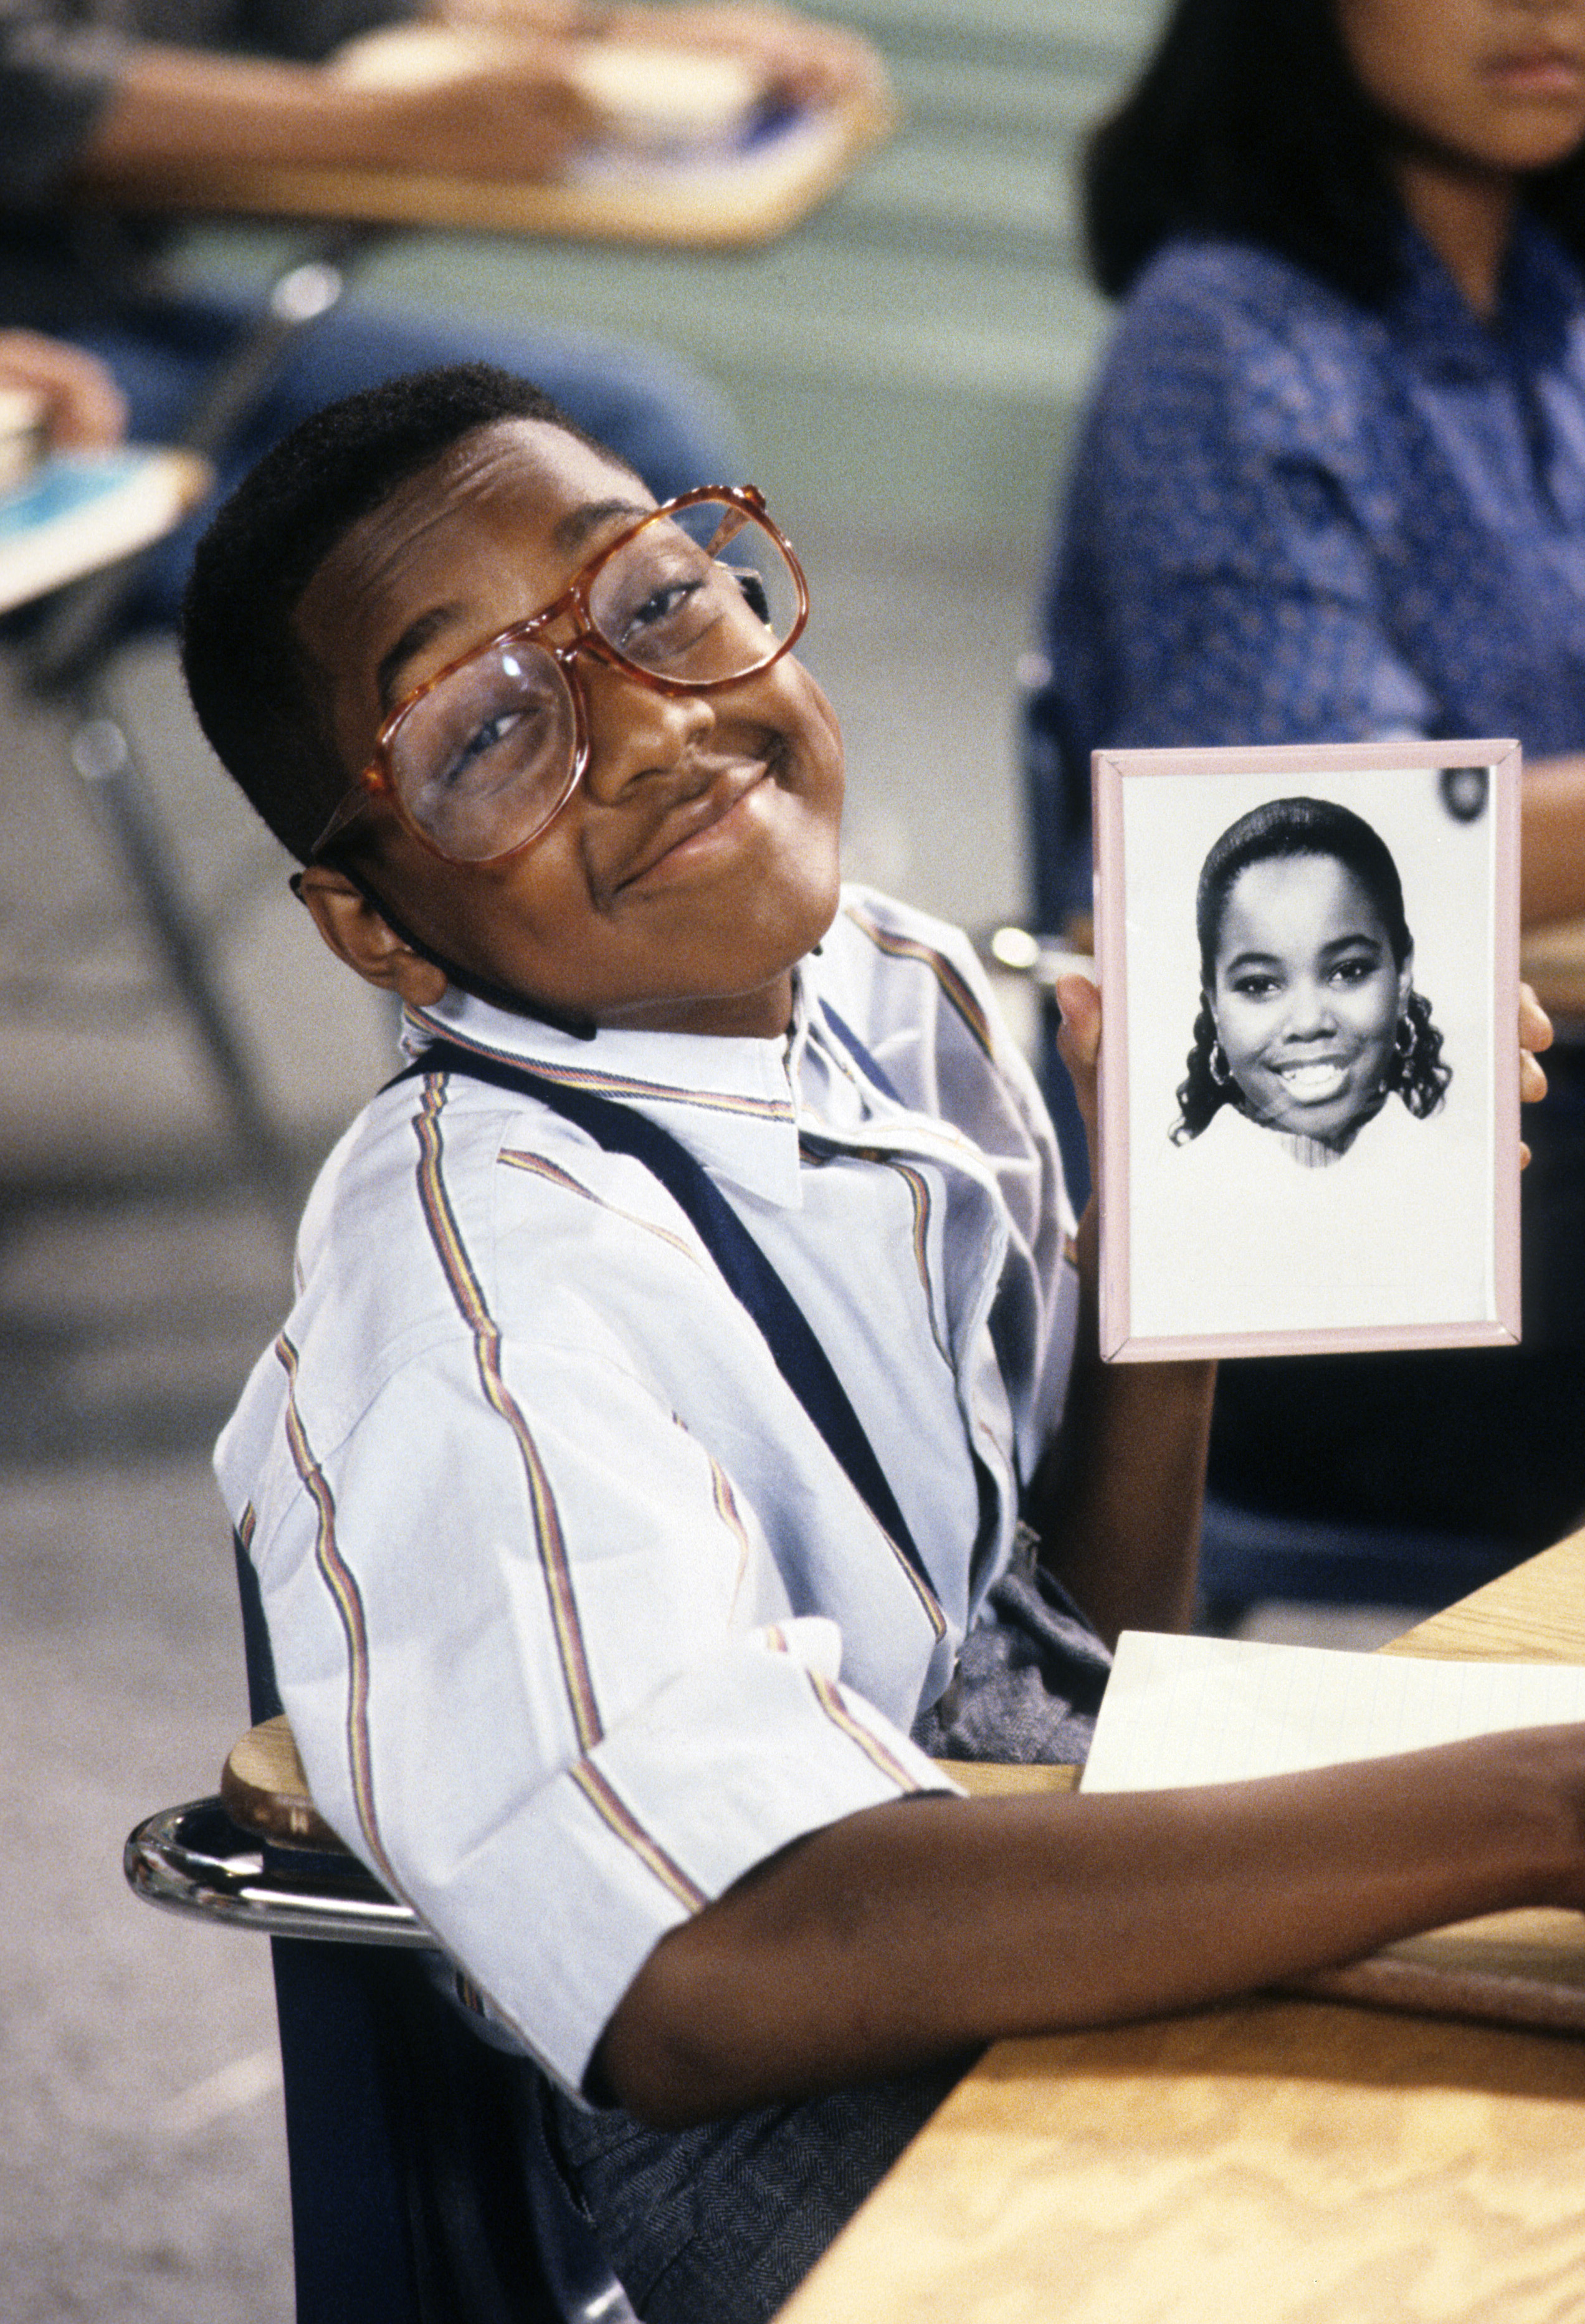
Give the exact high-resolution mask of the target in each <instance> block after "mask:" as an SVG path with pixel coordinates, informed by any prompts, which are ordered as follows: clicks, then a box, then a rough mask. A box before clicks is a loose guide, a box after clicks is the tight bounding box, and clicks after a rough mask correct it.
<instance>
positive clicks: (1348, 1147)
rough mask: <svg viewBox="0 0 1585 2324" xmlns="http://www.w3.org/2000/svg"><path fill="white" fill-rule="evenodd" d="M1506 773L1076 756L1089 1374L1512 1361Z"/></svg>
mask: <svg viewBox="0 0 1585 2324" xmlns="http://www.w3.org/2000/svg"><path fill="white" fill-rule="evenodd" d="M1519 771H1520V752H1519V747H1518V745H1517V743H1516V742H1513V741H1511V740H1500V741H1492V740H1484V741H1451V742H1422V741H1401V742H1361V743H1329V744H1319V743H1317V744H1285V745H1281V746H1277V745H1272V746H1269V747H1267V746H1255V747H1250V748H1247V749H1246V748H1231V749H1228V748H1223V749H1207V750H1171V751H1167V750H1162V751H1145V750H1139V751H1131V750H1129V751H1125V750H1117V751H1098V752H1095V754H1094V758H1093V761H1092V772H1093V781H1094V810H1095V841H1096V911H1095V936H1096V954H1097V960H1098V966H1099V973H1100V977H1101V991H1102V993H1103V996H1104V1007H1105V1019H1106V1030H1105V1037H1104V1040H1103V1042H1102V1044H1101V1091H1100V1103H1101V1153H1100V1187H1099V1193H1100V1206H1101V1220H1100V1223H1101V1356H1102V1359H1103V1360H1106V1361H1109V1362H1124V1363H1129V1362H1134V1363H1144V1362H1156V1361H1159V1360H1164V1359H1165V1360H1171V1359H1188V1358H1196V1357H1207V1356H1252V1355H1301V1354H1310V1353H1314V1354H1322V1353H1328V1354H1331V1353H1341V1352H1343V1351H1354V1350H1374V1349H1387V1348H1446V1347H1482V1346H1500V1345H1505V1344H1507V1343H1509V1342H1515V1341H1516V1340H1517V1339H1518V1337H1519V1325H1520V1314H1519V1087H1518V1083H1519V1056H1518V1044H1517V1038H1516V1023H1517V1013H1518V988H1519V918H1518V864H1519V835H1518V808H1519ZM1395 891H1396V902H1395ZM1405 939H1407V949H1406V950H1405Z"/></svg>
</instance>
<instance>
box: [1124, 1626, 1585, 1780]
mask: <svg viewBox="0 0 1585 2324" xmlns="http://www.w3.org/2000/svg"><path fill="white" fill-rule="evenodd" d="M1563 1720H1585V1668H1581V1667H1579V1666H1577V1665H1573V1664H1570V1663H1489V1662H1470V1663H1444V1662H1421V1661H1416V1660H1411V1659H1409V1658H1408V1657H1407V1656H1403V1655H1359V1654H1344V1653H1341V1652H1338V1651H1336V1650H1334V1649H1332V1648H1329V1647H1324V1646H1267V1645H1263V1644H1258V1643H1257V1642H1255V1641H1253V1640H1249V1639H1241V1638H1184V1637H1163V1636H1160V1635H1158V1634H1157V1633H1156V1632H1154V1631H1149V1630H1125V1631H1124V1633H1123V1635H1122V1637H1121V1638H1120V1641H1119V1643H1118V1650H1117V1662H1116V1665H1115V1667H1114V1669H1113V1671H1112V1674H1111V1677H1110V1680H1109V1681H1108V1683H1107V1688H1106V1693H1105V1696H1104V1698H1103V1700H1102V1702H1101V1717H1100V1719H1099V1720H1098V1722H1097V1724H1096V1729H1095V1742H1094V1746H1093V1748H1092V1751H1091V1754H1090V1759H1089V1764H1088V1765H1087V1766H1086V1767H1085V1769H1084V1775H1083V1784H1082V1785H1081V1788H1082V1789H1083V1790H1084V1791H1086V1792H1129V1791H1153V1790H1168V1789H1173V1788H1175V1787H1176V1786H1178V1785H1181V1784H1217V1783H1227V1782H1233V1781H1237V1780H1239V1779H1240V1778H1242V1777H1245V1776H1252V1775H1289V1774H1293V1773H1295V1772H1296V1771H1297V1770H1298V1769H1300V1768H1303V1767H1325V1766H1335V1765H1337V1764H1338V1763H1339V1762H1340V1761H1342V1760H1345V1759H1373V1758H1378V1757H1382V1756H1384V1755H1385V1754H1387V1753H1389V1752H1393V1751H1414V1750H1418V1749H1421V1748H1424V1747H1425V1746H1426V1745H1429V1744H1433V1743H1455V1742H1459V1741H1461V1740H1462V1739H1463V1738H1466V1737H1468V1736H1471V1735H1487V1734H1493V1733H1495V1732H1497V1730H1498V1729H1502V1728H1512V1727H1546V1726H1551V1725H1553V1724H1554V1723H1556V1722H1560V1721H1563Z"/></svg>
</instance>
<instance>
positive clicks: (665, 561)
mask: <svg viewBox="0 0 1585 2324" xmlns="http://www.w3.org/2000/svg"><path fill="white" fill-rule="evenodd" d="M808 613H809V593H808V588H807V586H806V582H805V580H804V576H803V572H802V569H801V568H800V567H799V565H798V561H797V558H796V557H795V556H794V554H793V551H792V547H791V544H790V542H788V540H786V539H784V538H783V537H782V535H781V533H780V532H779V530H777V528H776V526H775V525H774V524H772V522H771V521H770V519H769V516H768V515H767V514H766V512H765V500H764V495H763V493H760V492H759V491H758V490H757V489H756V488H755V487H754V486H753V485H752V484H742V485H736V484H733V485H723V486H720V487H711V488H705V489H702V490H700V491H698V492H692V493H683V494H682V496H681V497H680V499H677V500H674V501H668V502H666V503H664V505H663V506H662V507H660V508H658V509H656V510H654V511H652V512H651V513H650V515H648V516H646V517H642V518H640V521H638V523H636V524H633V525H630V526H629V528H628V530H626V531H625V532H623V533H621V534H619V535H618V537H617V539H615V540H613V541H609V542H607V544H606V546H605V547H604V549H601V550H600V552H599V554H598V555H597V556H595V557H592V558H590V560H589V562H588V563H587V565H585V567H583V569H582V571H581V572H579V573H578V574H577V575H576V577H575V578H574V579H573V581H572V582H571V583H570V584H569V585H568V586H567V588H566V589H564V590H563V592H562V594H561V595H560V596H559V597H558V598H557V600H556V602H555V604H550V605H547V606H545V607H544V608H543V610H542V611H541V612H539V613H535V614H534V615H533V616H532V617H531V618H530V620H528V621H526V622H516V623H514V625H513V626H512V627H511V629H510V630H503V631H502V633H501V635H500V636H499V637H495V638H492V639H491V640H490V641H489V642H488V644H486V645H482V646H476V647H475V649H474V650H473V651H472V652H471V653H467V654H465V655H464V656H463V657H462V659H460V660H458V661H454V662H452V663H450V664H449V665H448V666H447V668H446V669H443V670H439V671H438V672H437V673H436V675H435V676H434V677H433V678H427V679H426V680H425V682H424V684H423V685H422V686H419V687H415V688H414V690H413V692H412V693H411V694H410V695H409V696H407V697H406V699H405V700H404V701H402V702H401V703H399V704H398V705H397V706H396V708H395V710H393V711H392V715H391V716H390V717H389V718H388V719H387V720H386V721H385V724H384V725H383V726H382V728H381V730H380V734H379V739H378V741H377V742H376V743H375V745H374V755H373V758H372V759H371V760H370V761H369V763H368V765H367V766H366V767H365V768H364V770H363V772H362V774H361V775H360V776H359V777H358V779H357V782H356V783H355V786H354V787H353V788H352V789H351V790H350V791H349V792H348V793H347V795H346V798H344V799H343V800H342V802H341V805H340V806H339V807H337V808H336V813H335V814H334V815H333V816H331V818H330V820H329V822H328V823H327V825H326V826H325V828H324V830H323V831H322V832H321V833H320V835H319V836H318V839H317V840H316V841H315V843H314V845H313V848H312V850H311V851H310V861H312V860H315V859H317V858H318V857H319V856H321V855H323V853H324V852H325V850H326V849H327V847H328V846H329V845H330V844H331V843H332V841H333V840H335V839H336V838H338V837H339V836H340V835H341V834H342V832H344V831H345V830H346V827H347V825H349V824H350V823H351V822H352V821H353V819H354V818H355V816H357V815H359V814H361V813H362V811H363V809H364V807H367V805H368V803H369V801H370V799H371V798H373V797H375V796H379V797H382V798H389V799H390V801H391V803H392V807H394V808H395V810H396V812H397V814H398V815H399V816H401V820H402V822H403V823H404V824H406V825H407V826H408V828H409V829H410V831H411V832H412V833H413V835H414V836H415V837H416V838H418V839H419V840H421V841H422V843H423V844H424V845H425V846H426V847H429V848H430V849H432V850H433V851H434V853H436V854H438V855H442V856H445V857H446V858H447V861H448V862H454V863H495V862H500V861H501V860H502V858H503V857H505V856H508V855H515V854H517V853H519V851H520V850H521V849H522V848H524V847H527V846H528V845H529V844H530V843H531V842H532V841H533V840H535V839H537V838H538V837H539V834H540V833H541V832H542V831H543V830H544V829H545V827H546V825H548V823H550V822H551V821H552V820H553V818H554V817H555V816H557V815H558V814H559V813H560V811H561V809H562V808H563V807H565V806H566V805H567V800H568V799H569V798H571V797H572V794H573V792H574V790H575V789H576V788H577V784H578V780H579V778H580V777H581V776H582V774H583V772H584V770H585V766H586V765H587V764H588V758H589V735H588V719H587V715H586V711H585V701H584V693H583V688H582V686H581V685H580V683H579V680H578V676H577V671H576V667H575V663H576V657H577V656H578V655H579V654H588V655H589V656H590V657H591V658H592V659H594V660H596V661H602V662H605V663H607V664H608V665H609V666H610V667H612V668H613V669H620V670H622V671H624V672H625V673H626V674H627V676H628V677H630V678H636V679H638V680H639V681H640V684H642V685H644V686H651V687H654V688H655V689H656V691H657V692H658V693H660V694H671V695H682V694H705V693H708V692H710V691H711V689H712V688H714V687H722V686H732V685H734V684H735V683H736V682H737V680H738V679H740V678H751V677H752V676H753V674H754V672H755V671H756V670H761V669H769V666H770V664H771V663H772V662H774V661H779V659H780V658H781V656H782V655H783V654H784V653H786V651H787V650H788V647H789V646H791V645H792V644H793V643H794V642H795V641H796V640H797V637H798V636H799V634H800V632H802V630H803V627H804V623H805V622H806V620H807V619H808ZM563 621H565V622H568V623H569V624H571V628H570V632H569V634H568V635H567V637H565V638H564V639H562V640H560V641H558V642H557V643H555V644H552V643H550V642H549V641H548V640H547V639H546V638H545V636H544V635H543V632H545V631H546V630H548V628H549V627H550V626H551V625H552V624H553V623H555V622H563Z"/></svg>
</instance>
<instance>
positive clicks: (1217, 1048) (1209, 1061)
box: [1205, 1040, 1232, 1089]
mask: <svg viewBox="0 0 1585 2324" xmlns="http://www.w3.org/2000/svg"><path fill="white" fill-rule="evenodd" d="M1205 1065H1206V1070H1207V1072H1208V1073H1209V1074H1210V1075H1211V1078H1212V1081H1213V1082H1214V1083H1215V1084H1216V1086H1217V1088H1218V1089H1225V1088H1226V1087H1227V1085H1228V1084H1229V1082H1230V1080H1231V1079H1232V1068H1231V1066H1230V1065H1229V1064H1228V1061H1227V1052H1226V1050H1225V1049H1224V1048H1223V1047H1222V1046H1221V1042H1220V1041H1219V1040H1218V1041H1212V1044H1211V1055H1210V1056H1208V1057H1207V1058H1206V1060H1205ZM1219 1067H1220V1068H1221V1070H1220V1071H1219V1070H1218V1068H1219Z"/></svg>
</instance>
